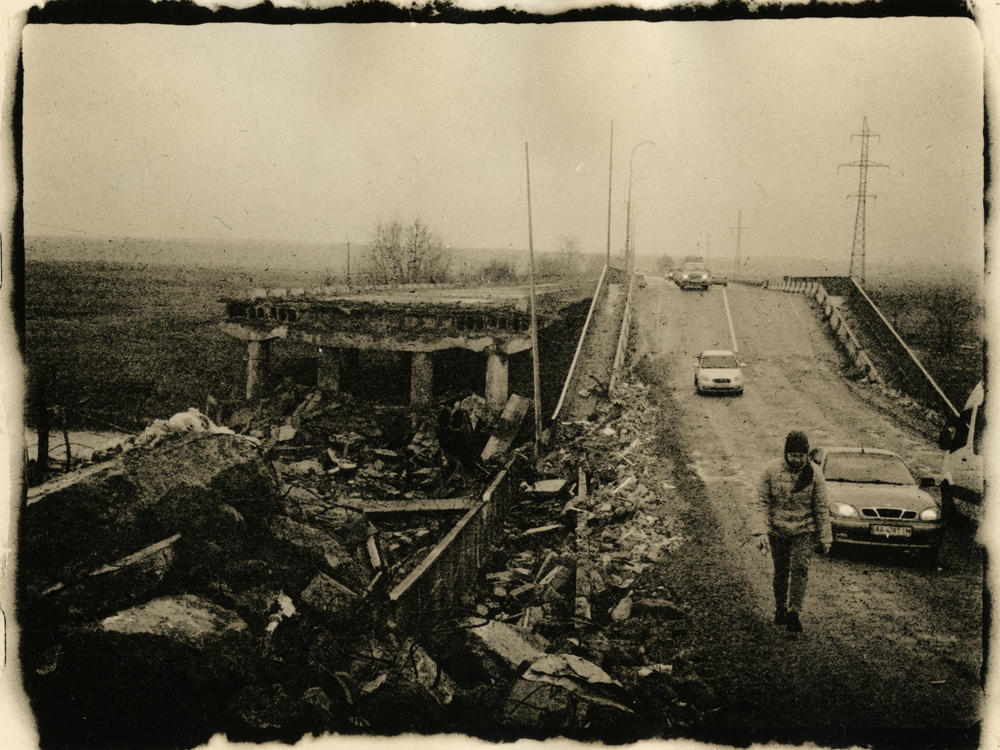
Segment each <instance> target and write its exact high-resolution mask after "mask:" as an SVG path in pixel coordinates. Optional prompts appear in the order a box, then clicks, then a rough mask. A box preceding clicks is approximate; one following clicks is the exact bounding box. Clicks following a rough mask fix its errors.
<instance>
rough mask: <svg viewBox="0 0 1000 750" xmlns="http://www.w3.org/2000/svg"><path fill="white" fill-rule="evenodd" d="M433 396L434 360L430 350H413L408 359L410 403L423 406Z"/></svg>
mask: <svg viewBox="0 0 1000 750" xmlns="http://www.w3.org/2000/svg"><path fill="white" fill-rule="evenodd" d="M433 396H434V362H433V361H432V360H431V355H430V352H413V357H412V359H411V360H410V405H411V406H424V405H425V404H429V403H430V402H431V399H432V398H433Z"/></svg>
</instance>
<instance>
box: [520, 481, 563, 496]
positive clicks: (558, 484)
mask: <svg viewBox="0 0 1000 750" xmlns="http://www.w3.org/2000/svg"><path fill="white" fill-rule="evenodd" d="M568 484H569V483H568V482H567V481H566V480H565V479H543V480H540V481H538V482H535V483H534V484H529V485H527V486H526V487H525V488H524V491H525V492H528V493H530V494H532V495H547V496H551V495H558V494H560V493H561V492H563V491H564V490H565V489H566V486H567V485H568Z"/></svg>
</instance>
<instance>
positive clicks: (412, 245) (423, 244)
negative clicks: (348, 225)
mask: <svg viewBox="0 0 1000 750" xmlns="http://www.w3.org/2000/svg"><path fill="white" fill-rule="evenodd" d="M450 271H451V256H450V255H449V254H448V252H447V250H445V247H444V244H443V243H442V242H441V240H440V238H438V237H437V235H435V234H434V233H433V232H431V231H430V229H429V228H428V226H427V225H426V224H424V223H423V222H421V221H420V219H417V220H415V221H414V222H413V223H412V224H410V225H409V226H406V227H404V226H403V225H402V224H400V223H399V222H398V221H393V222H390V223H388V224H383V223H381V222H379V225H378V227H377V228H376V230H375V237H374V240H373V242H372V248H371V252H370V254H369V256H368V267H367V269H366V273H367V276H368V279H369V281H371V282H373V283H375V284H389V285H392V284H417V283H426V282H443V281H447V280H449V278H450Z"/></svg>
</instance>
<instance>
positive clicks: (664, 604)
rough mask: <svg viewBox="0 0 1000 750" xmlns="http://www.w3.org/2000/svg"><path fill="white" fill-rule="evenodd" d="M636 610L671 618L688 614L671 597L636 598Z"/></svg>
mask: <svg viewBox="0 0 1000 750" xmlns="http://www.w3.org/2000/svg"><path fill="white" fill-rule="evenodd" d="M634 611H635V612H637V613H639V612H642V613H645V614H651V615H654V616H656V617H660V618H666V619H670V620H676V619H679V618H681V617H685V616H686V613H685V612H684V610H683V609H682V608H681V607H680V606H679V605H678V604H675V603H674V602H672V601H670V600H669V599H663V598H659V597H650V598H643V599H636V600H635V605H634Z"/></svg>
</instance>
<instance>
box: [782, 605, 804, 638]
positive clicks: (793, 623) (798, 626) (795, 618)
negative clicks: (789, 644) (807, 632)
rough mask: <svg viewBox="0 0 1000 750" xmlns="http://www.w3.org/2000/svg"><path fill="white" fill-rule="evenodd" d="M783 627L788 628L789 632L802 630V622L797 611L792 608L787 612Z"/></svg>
mask: <svg viewBox="0 0 1000 750" xmlns="http://www.w3.org/2000/svg"><path fill="white" fill-rule="evenodd" d="M785 627H786V628H788V632H789V633H801V632H802V622H801V621H800V620H799V613H798V612H795V611H794V610H793V611H791V612H789V613H788V615H787V616H786V617H785Z"/></svg>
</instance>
